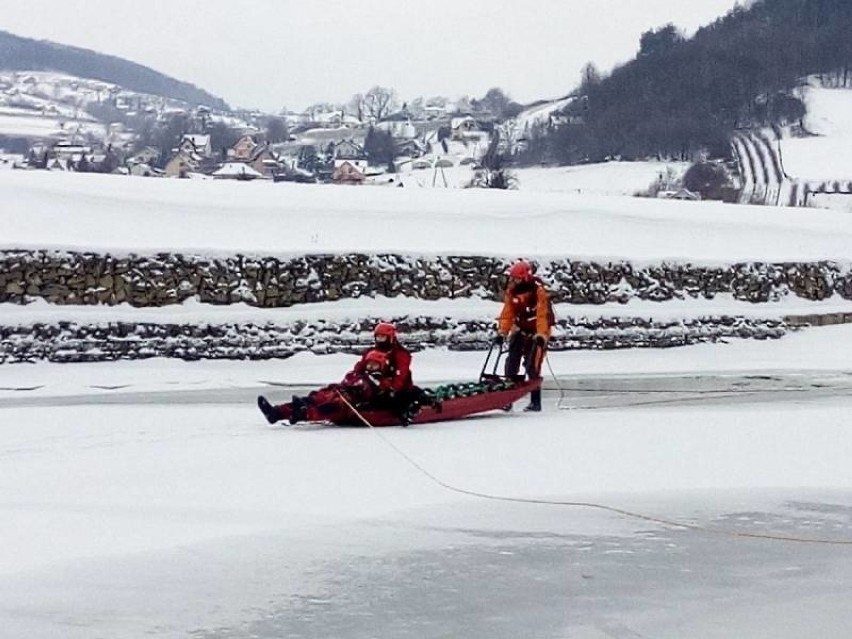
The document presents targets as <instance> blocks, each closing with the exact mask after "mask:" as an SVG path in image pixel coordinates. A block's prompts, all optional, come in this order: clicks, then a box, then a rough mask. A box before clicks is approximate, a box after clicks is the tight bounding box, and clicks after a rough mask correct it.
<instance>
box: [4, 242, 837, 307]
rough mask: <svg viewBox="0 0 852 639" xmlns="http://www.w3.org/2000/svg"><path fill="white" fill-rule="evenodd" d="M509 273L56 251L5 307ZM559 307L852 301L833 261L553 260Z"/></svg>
mask: <svg viewBox="0 0 852 639" xmlns="http://www.w3.org/2000/svg"><path fill="white" fill-rule="evenodd" d="M508 264H509V262H508V261H507V260H504V259H500V258H494V257H465V256H455V257H452V256H451V257H432V258H425V257H412V256H399V255H366V254H354V253H353V254H348V255H302V256H298V257H293V258H289V259H284V258H272V257H250V256H244V255H236V256H233V257H226V258H215V259H214V258H205V257H201V256H194V255H182V254H158V255H151V256H144V255H127V256H115V255H111V254H109V253H104V254H95V253H76V252H60V251H2V252H0V303H3V302H6V303H18V304H23V303H26V302H28V301H30V300H33V299H39V298H40V299H45V300H47V301H48V302H51V303H53V304H87V305H95V304H107V305H114V304H121V303H125V302H126V303H128V304H130V305H132V306H138V307H152V306H165V305H169V304H177V303H180V302H182V301H184V300H186V299H189V298H197V299H198V300H199V301H201V302H202V303H210V304H231V303H236V302H244V303H246V304H248V305H251V306H259V307H285V306H292V305H295V304H305V303H311V302H322V301H329V300H337V299H341V298H350V297H360V296H363V295H367V296H374V295H384V296H389V297H394V296H397V295H406V296H410V297H413V298H419V299H426V300H436V299H443V298H456V297H480V298H486V299H499V297H500V295H501V291H502V286H503V274H504V273H505V270H506V267H507V266H508ZM538 274H539V276H540V277H541V278H542V279H543V280H544V281H545V282H546V283H547V284H548V285H549V287H550V289H551V292H552V296H553V299H554V301H555V302H570V303H574V304H602V303H605V302H627V301H628V300H629V299H631V298H639V299H646V300H655V301H665V300H669V299H675V298H682V297H687V296H692V297H708V298H712V297H713V296H715V295H717V294H720V293H730V294H732V295H733V296H734V297H735V298H736V299H739V300H746V301H750V302H766V301H770V300H775V299H778V298H780V297H783V296H785V295H790V294H792V295H796V296H798V297H801V298H805V299H808V300H822V299H826V298H829V297H832V296H833V295H839V296H841V297H842V298H844V299H852V272H850V265H849V264H848V263H838V262H832V261H820V262H804V263H802V262H790V263H760V262H748V263H739V264H731V265H723V266H701V265H693V264H689V263H677V264H675V263H665V262H663V263H658V264H649V265H643V266H638V265H633V264H631V263H629V262H606V263H604V262H593V261H581V260H569V259H562V260H553V261H548V262H545V263H542V264H540V265H539V271H538Z"/></svg>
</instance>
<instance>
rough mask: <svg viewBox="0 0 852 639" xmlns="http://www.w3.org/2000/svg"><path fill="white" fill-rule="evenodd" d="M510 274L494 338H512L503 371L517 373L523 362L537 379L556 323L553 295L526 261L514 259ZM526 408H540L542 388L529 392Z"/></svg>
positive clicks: (499, 341)
mask: <svg viewBox="0 0 852 639" xmlns="http://www.w3.org/2000/svg"><path fill="white" fill-rule="evenodd" d="M508 275H509V281H508V283H507V284H506V292H505V294H504V295H503V310H502V311H501V312H500V318H499V319H498V321H497V331H498V335H497V337H495V339H494V341H495V343H497V344H502V343H503V342H504V340H506V339H507V338H508V340H509V344H508V353H507V355H506V367H505V370H504V374H505V375H506V377H514V376H516V375H518V371H519V370H520V367H521V364H522V363H523V365H524V374H525V375H526V377H527V379H537V378H539V377H541V363H542V362H543V361H544V356H545V353H546V352H547V342H548V340H549V339H550V329H551V327H552V326H553V324H554V317H553V308H552V306H551V304H550V295H549V294H548V292H547V289H545V288H544V284H543V283H542V281H541V280H540V279H539V278H537V277H536V276H535V274H534V273H533V269H532V267H531V266H530V264H529V263H528V262H525V261H524V260H519V261H517V262H515V263H514V264H513V265H512V266H511V268H510V269H509V273H508ZM524 410H526V411H536V412H537V411H540V410H541V389H540V388H537V389H536V390H534V391H532V392H530V403H529V404H528V405H527V406H526V407H525V408H524Z"/></svg>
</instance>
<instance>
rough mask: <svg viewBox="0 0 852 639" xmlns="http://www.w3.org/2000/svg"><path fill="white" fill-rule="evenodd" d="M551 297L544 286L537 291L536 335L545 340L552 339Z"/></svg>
mask: <svg viewBox="0 0 852 639" xmlns="http://www.w3.org/2000/svg"><path fill="white" fill-rule="evenodd" d="M549 299H550V295H548V293H547V290H546V289H545V288H544V287H543V286H539V287H538V290H537V291H536V304H535V334H536V335H541V336H542V337H544V338H545V339H548V338H549V337H550V303H549V301H548V300H549Z"/></svg>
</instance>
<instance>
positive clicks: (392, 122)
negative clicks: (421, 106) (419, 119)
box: [376, 109, 417, 140]
mask: <svg viewBox="0 0 852 639" xmlns="http://www.w3.org/2000/svg"><path fill="white" fill-rule="evenodd" d="M376 128H377V129H379V130H380V131H384V132H386V133H390V134H391V135H392V136H393V137H394V138H401V139H405V140H410V139H413V138H415V137H417V129H415V128H414V125H413V124H411V115H409V113H408V111H407V110H405V109H403V110H402V111H397V112H396V113H391V114H390V115H389V116H387V117H386V118H382V119H381V120H379V122H378V123H377V124H376Z"/></svg>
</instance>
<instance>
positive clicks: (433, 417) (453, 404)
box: [330, 345, 541, 427]
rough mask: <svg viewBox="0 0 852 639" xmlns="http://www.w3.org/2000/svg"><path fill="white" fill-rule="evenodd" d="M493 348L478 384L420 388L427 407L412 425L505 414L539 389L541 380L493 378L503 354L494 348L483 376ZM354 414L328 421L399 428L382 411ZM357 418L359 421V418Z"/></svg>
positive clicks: (389, 414)
mask: <svg viewBox="0 0 852 639" xmlns="http://www.w3.org/2000/svg"><path fill="white" fill-rule="evenodd" d="M493 351H494V345H492V346H491V349H490V350H489V351H488V355H487V356H486V358H485V363H484V364H483V366H482V371H481V372H480V374H479V381H478V382H461V383H454V384H444V385H442V386H437V387H435V388H424V389H423V390H424V392H425V394H426V396H427V397H428V398H429V403H426V404H424V405H423V406H422V407H421V408H420V411H419V412H418V413H417V415H416V416H415V417H414V419H413V420H412V421H411V424H412V425H415V424H428V423H431V422H442V421H451V420H456V419H463V418H465V417H469V416H471V415H476V414H478V413H486V412H489V411H493V410H508V408H509V407H510V406H511V404H512V403H513V402H516V401H518V400H519V399H521V398H522V397H523V396H524V395H526V394H528V393H529V392H530V391H533V390H535V389H537V388H540V387H541V378H536V379H531V380H525V379H524V377H523V376H517V377H514V378H510V377H505V376H503V375H498V374H497V365H498V364H499V362H500V358H501V357H502V356H503V355H504V354H505V351H503V349H502V347H498V350H497V356H496V358H494V360H493V365H492V366H491V368H490V372H486V369H488V368H489V363H490V362H491V360H492V357H491V356H492V353H493ZM357 410H358V414H356V413H355V412H354V411H352V410H349V411H347V412H346V413H344V414H341V415H340V416H337V417H335V418H334V419H332V420H330V421H331V423H332V424H336V425H338V426H366V425H367V424H365V421H366V422H369V425H370V426H376V427H379V426H400V425H401V422H400V419H399V416H397V415H396V414H394V413H393V412H392V411H390V410H385V409H369V408H366V409H363V410H361V409H357ZM359 415H360V417H359Z"/></svg>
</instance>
